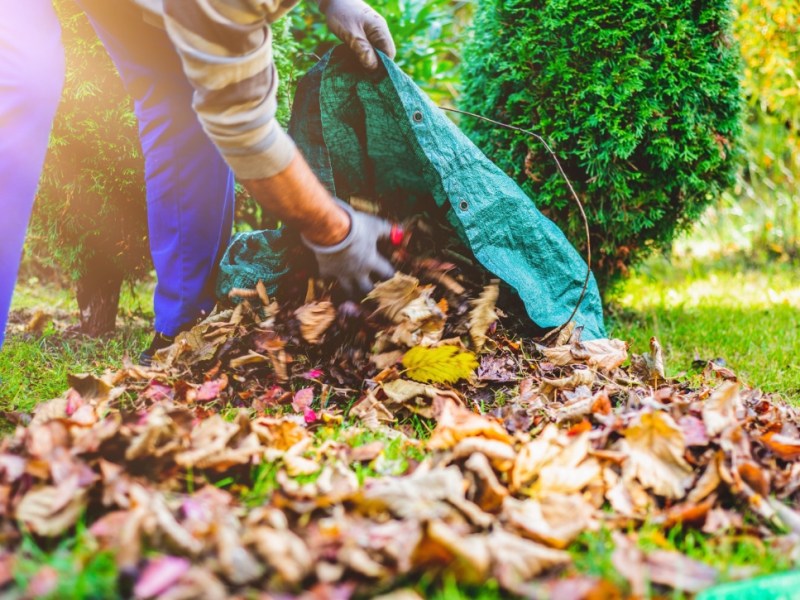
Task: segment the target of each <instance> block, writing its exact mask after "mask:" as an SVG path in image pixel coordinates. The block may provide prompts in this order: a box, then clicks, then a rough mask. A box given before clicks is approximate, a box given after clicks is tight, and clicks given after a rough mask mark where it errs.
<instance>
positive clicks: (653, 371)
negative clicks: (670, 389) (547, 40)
mask: <svg viewBox="0 0 800 600" xmlns="http://www.w3.org/2000/svg"><path fill="white" fill-rule="evenodd" d="M631 372H632V373H633V374H634V375H635V376H636V377H638V378H639V379H640V380H641V381H642V382H644V383H646V384H648V385H651V386H653V387H657V386H658V385H659V384H660V383H664V381H666V379H667V375H666V371H665V369H664V351H663V350H662V348H661V344H660V343H659V342H658V339H657V338H655V337H651V338H650V352H645V353H644V354H642V355H641V356H633V357H632V358H631Z"/></svg>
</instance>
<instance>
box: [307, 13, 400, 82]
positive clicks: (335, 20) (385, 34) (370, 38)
mask: <svg viewBox="0 0 800 600" xmlns="http://www.w3.org/2000/svg"><path fill="white" fill-rule="evenodd" d="M319 6H320V10H321V11H322V13H323V14H324V15H325V17H326V18H327V20H328V29H330V30H331V31H332V32H333V34H334V35H335V36H336V37H338V38H339V39H340V40H342V41H343V42H344V43H345V44H347V45H348V46H349V47H350V49H351V50H352V51H353V52H355V53H356V56H358V61H359V62H360V63H361V64H362V65H363V66H364V67H365V68H367V69H369V70H371V71H372V70H375V69H377V68H378V55H377V54H376V53H375V50H374V49H375V48H377V49H378V50H381V51H382V52H383V53H384V54H386V55H387V56H388V57H389V58H394V55H395V54H396V53H397V50H396V49H395V47H394V41H393V40H392V34H391V33H390V32H389V27H388V26H387V25H386V19H384V18H383V17H382V16H380V15H379V14H378V13H377V12H375V11H374V10H373V9H372V8H371V7H370V6H369V5H368V4H366V3H365V2H363V1H362V0H321V2H320V5H319Z"/></svg>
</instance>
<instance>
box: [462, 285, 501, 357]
mask: <svg viewBox="0 0 800 600" xmlns="http://www.w3.org/2000/svg"><path fill="white" fill-rule="evenodd" d="M499 294H500V286H499V284H498V282H496V281H494V282H492V283H491V284H489V285H487V286H486V287H485V288H483V292H481V295H480V296H479V297H478V298H477V299H476V300H473V301H471V302H470V305H471V306H472V310H471V311H470V313H469V320H468V321H467V326H468V327H469V335H470V338H472V343H473V344H474V345H475V350H477V351H479V352H480V350H481V349H482V348H483V346H484V344H485V343H486V333H487V331H489V327H491V326H492V324H494V322H495V321H497V312H495V310H494V307H495V304H496V303H497V297H498V295H499Z"/></svg>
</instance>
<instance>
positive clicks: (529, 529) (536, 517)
mask: <svg viewBox="0 0 800 600" xmlns="http://www.w3.org/2000/svg"><path fill="white" fill-rule="evenodd" d="M593 514H594V507H593V506H592V505H591V504H588V503H587V502H586V500H584V499H583V497H582V496H580V495H579V494H569V495H564V494H549V495H547V496H545V497H544V498H542V499H541V500H533V499H529V500H522V501H520V500H516V499H514V498H506V500H505V502H504V504H503V513H502V518H503V519H504V521H505V522H506V523H507V524H508V525H510V526H511V527H512V528H514V529H516V530H518V531H520V532H522V533H523V534H524V535H526V536H528V537H530V538H532V539H534V540H536V541H538V542H542V543H545V544H547V545H548V546H551V547H553V548H559V549H563V548H566V547H567V546H568V545H569V544H570V543H571V542H572V541H574V540H575V539H576V538H577V537H578V535H580V534H581V533H582V532H584V531H588V530H591V529H593V528H594V518H593Z"/></svg>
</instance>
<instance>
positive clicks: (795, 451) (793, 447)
mask: <svg viewBox="0 0 800 600" xmlns="http://www.w3.org/2000/svg"><path fill="white" fill-rule="evenodd" d="M758 439H759V441H760V442H761V443H762V444H764V445H765V446H766V447H767V448H769V449H770V450H771V451H772V452H773V453H774V454H775V455H776V456H778V457H779V458H782V459H783V460H797V459H798V458H800V439H798V438H792V437H789V436H786V435H781V434H780V433H775V432H774V431H768V432H767V433H765V434H764V435H762V436H761V437H760V438H758Z"/></svg>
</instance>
